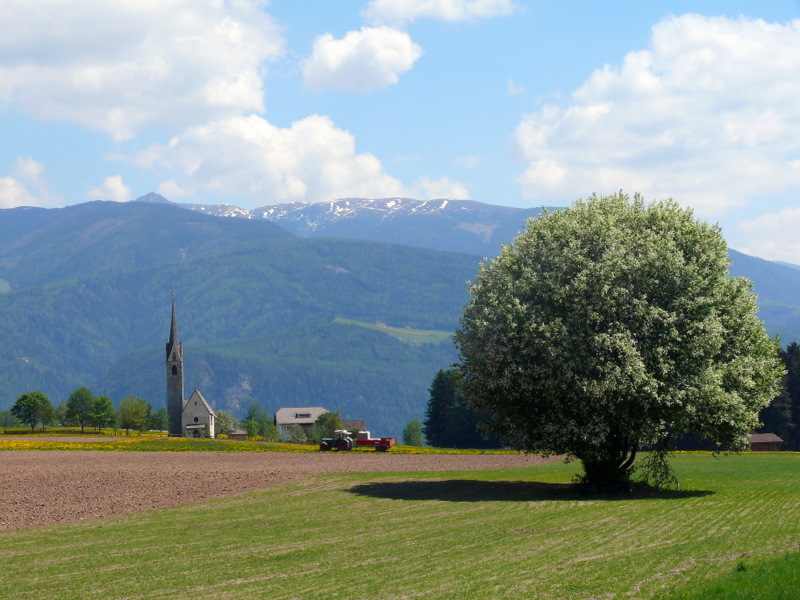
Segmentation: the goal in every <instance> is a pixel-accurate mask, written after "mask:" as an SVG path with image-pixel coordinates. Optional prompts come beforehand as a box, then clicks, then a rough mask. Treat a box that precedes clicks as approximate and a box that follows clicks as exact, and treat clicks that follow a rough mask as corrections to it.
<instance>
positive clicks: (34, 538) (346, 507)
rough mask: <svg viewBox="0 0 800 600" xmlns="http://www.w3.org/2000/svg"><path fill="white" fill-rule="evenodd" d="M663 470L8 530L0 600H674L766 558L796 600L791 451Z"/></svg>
mask: <svg viewBox="0 0 800 600" xmlns="http://www.w3.org/2000/svg"><path fill="white" fill-rule="evenodd" d="M675 466H676V470H677V472H678V475H679V477H680V479H681V482H682V486H683V489H682V491H680V492H672V493H662V494H658V495H655V496H651V495H647V496H640V497H632V498H625V499H619V498H608V497H591V496H582V495H580V494H579V493H577V491H576V490H575V489H574V488H573V487H572V486H571V485H570V484H569V482H570V480H571V478H572V476H573V474H574V473H575V472H576V470H577V465H575V464H569V465H564V464H562V463H553V464H550V465H546V466H543V467H535V468H529V469H519V470H503V471H486V472H458V473H416V474H402V475H401V474H392V473H383V474H345V475H327V476H321V477H315V478H309V479H308V480H305V481H303V482H300V483H294V484H290V485H287V486H284V487H281V488H276V489H267V490H264V491H258V492H250V493H246V494H242V495H238V496H235V497H231V498H226V499H221V500H214V501H208V502H201V503H197V504H193V505H191V506H185V507H182V508H176V509H170V510H158V511H149V512H143V513H139V514H137V515H132V516H128V517H124V518H117V519H109V520H105V521H97V522H93V523H82V524H75V525H64V526H58V527H47V528H38V529H30V530H20V531H15V532H6V533H3V534H0V544H1V546H2V548H1V549H0V561H2V564H3V573H2V577H1V578H0V597H3V598H35V597H36V598H38V597H48V598H114V597H129V598H130V597H137V598H162V597H175V598H203V597H205V598H220V597H230V598H271V599H279V598H314V599H319V598H352V599H358V598H364V599H366V598H369V599H374V598H408V597H422V598H459V599H472V598H474V599H480V600H484V599H487V598H537V599H550V598H600V597H602V598H669V599H670V600H671V599H672V598H679V597H680V598H686V597H687V596H673V595H672V594H673V593H675V594H677V593H679V592H680V590H689V591H690V596H688V597H692V598H696V597H698V596H697V595H691V594H696V593H699V590H703V589H706V588H705V587H704V586H713V585H715V584H716V583H717V582H722V581H725V580H730V581H733V582H734V583H733V585H734V587H735V588H736V589H745V585H750V583H752V582H753V581H758V579H757V578H758V577H759V576H760V575H759V574H760V573H761V569H762V568H767V567H766V566H764V565H767V564H768V562H769V561H771V560H775V559H777V561H778V562H776V563H775V564H776V565H777V567H776V568H778V569H782V570H779V573H780V575H779V576H780V577H781V578H784V577H785V578H786V579H782V580H781V581H779V582H777V588H778V589H779V590H784V591H785V590H786V589H788V590H789V591H788V592H787V594H788V595H784V596H783V597H785V598H795V597H800V590H798V589H797V588H798V581H797V570H796V567H797V564H798V561H797V560H796V557H797V552H798V540H799V539H800V477H798V472H800V455H797V454H781V455H769V454H748V455H740V456H723V457H720V458H714V457H711V456H709V455H704V454H684V455H679V456H677V457H676V458H675ZM143 483H146V482H143ZM792 554H793V555H794V557H795V561H794V563H788V562H781V561H784V560H785V559H782V558H781V557H783V556H784V555H788V556H791V555H792ZM792 577H793V578H792ZM756 585H758V584H756ZM774 587H776V585H775V582H773V588H774ZM709 593H711V592H709ZM781 593H783V592H781ZM718 597H719V596H710V595H709V596H706V597H705V598H708V599H709V600H711V599H712V598H718ZM725 597H726V598H735V597H736V596H733V595H729V596H725ZM746 597H747V598H758V597H762V596H746ZM763 597H765V598H766V597H767V596H763ZM768 597H769V598H780V597H781V596H775V595H770V596H768Z"/></svg>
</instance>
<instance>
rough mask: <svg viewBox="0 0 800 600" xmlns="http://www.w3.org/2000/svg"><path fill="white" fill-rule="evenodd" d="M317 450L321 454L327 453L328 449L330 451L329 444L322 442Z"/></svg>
mask: <svg viewBox="0 0 800 600" xmlns="http://www.w3.org/2000/svg"><path fill="white" fill-rule="evenodd" d="M319 449H320V450H321V451H322V452H327V451H328V450H330V449H331V445H330V443H329V442H322V443H321V444H320V445H319Z"/></svg>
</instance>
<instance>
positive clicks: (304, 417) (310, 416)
mask: <svg viewBox="0 0 800 600" xmlns="http://www.w3.org/2000/svg"><path fill="white" fill-rule="evenodd" d="M326 412H328V409H327V408H323V407H321V406H303V407H300V408H297V407H295V408H279V409H278V410H276V411H275V425H291V424H295V425H313V424H314V423H316V421H317V419H319V418H320V416H322V415H323V414H325V413H326Z"/></svg>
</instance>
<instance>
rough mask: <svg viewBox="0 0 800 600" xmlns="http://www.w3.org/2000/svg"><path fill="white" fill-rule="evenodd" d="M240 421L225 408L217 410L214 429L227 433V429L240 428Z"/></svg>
mask: <svg viewBox="0 0 800 600" xmlns="http://www.w3.org/2000/svg"><path fill="white" fill-rule="evenodd" d="M241 426H242V423H241V421H239V419H237V418H236V417H234V416H233V415H232V414H230V413H229V412H228V411H226V410H218V411H217V423H216V429H217V431H218V432H219V433H225V434H227V433H228V432H229V431H233V430H234V429H239V428H241Z"/></svg>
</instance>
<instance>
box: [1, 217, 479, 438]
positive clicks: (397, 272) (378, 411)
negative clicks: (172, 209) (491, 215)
mask: <svg viewBox="0 0 800 600" xmlns="http://www.w3.org/2000/svg"><path fill="white" fill-rule="evenodd" d="M186 212H187V213H188V211H186ZM189 214H191V213H189ZM204 218H205V219H214V218H213V217H204ZM219 220H220V221H221V219H219ZM243 223H246V222H243ZM90 252H93V251H91V250H90ZM100 256H103V255H100ZM105 257H106V260H107V261H109V262H115V261H117V260H118V255H117V254H115V252H113V251H109V252H107V253H106V254H105ZM477 262H478V259H477V258H476V257H473V256H468V255H462V254H454V253H442V252H433V251H427V250H420V249H414V248H407V247H403V246H394V245H389V244H378V243H371V242H359V241H346V240H301V239H287V238H283V239H265V240H261V241H254V242H248V243H245V244H241V245H238V246H233V247H230V248H227V249H225V250H221V251H217V252H213V253H209V254H205V255H201V256H198V257H197V258H193V259H192V258H186V259H180V260H179V261H178V262H172V263H168V264H165V265H160V266H152V267H149V268H146V269H126V270H122V271H114V272H109V273H107V274H104V275H98V276H95V277H89V278H85V279H80V280H78V281H62V282H53V283H48V284H45V285H41V286H36V287H30V288H25V289H16V290H13V291H11V292H10V293H7V294H5V295H2V296H0V331H2V332H3V337H4V340H5V341H6V343H5V344H4V346H3V348H2V349H0V370H2V373H3V374H4V377H3V378H2V380H0V397H1V398H2V408H7V407H8V406H9V405H10V404H11V403H12V402H13V400H14V398H16V396H17V395H19V394H20V393H22V392H24V391H28V390H32V389H42V390H43V391H44V392H45V393H46V394H48V395H49V396H51V398H52V399H53V401H54V402H56V403H57V402H59V401H61V400H63V399H65V398H66V396H67V395H68V394H69V393H70V392H71V391H72V390H73V389H75V388H76V387H78V386H80V385H89V386H90V387H91V386H94V387H93V391H94V392H96V393H109V394H110V395H111V396H112V397H113V398H115V399H116V400H119V399H120V397H121V396H124V395H126V394H128V393H137V394H142V395H143V396H144V397H145V398H146V399H147V400H149V401H150V402H151V403H152V404H153V405H154V406H155V407H159V406H161V405H163V395H164V391H163V345H162V344H163V342H164V341H165V340H166V336H167V334H168V327H169V306H170V292H171V291H173V290H174V292H175V294H176V303H177V306H178V319H179V321H178V322H179V330H180V332H181V338H182V339H183V340H184V341H185V342H186V348H187V351H186V354H187V376H188V378H187V387H188V386H190V385H197V386H198V387H201V388H202V389H203V391H204V393H206V394H207V398H208V399H209V400H210V401H211V402H212V403H213V404H214V406H215V407H216V408H225V409H229V410H233V411H234V412H238V410H237V409H238V408H239V407H241V406H242V405H243V403H244V404H246V403H248V402H249V401H252V400H256V401H259V402H261V403H262V404H263V405H264V407H265V408H270V409H271V408H272V407H277V406H278V405H281V404H284V403H287V402H291V403H292V404H301V405H307V404H322V405H324V406H326V407H329V408H330V409H331V410H340V411H341V413H342V414H343V415H345V416H347V417H350V418H369V419H371V420H373V421H374V422H375V423H379V424H382V425H383V426H385V427H387V428H391V432H392V433H395V432H397V433H399V427H402V424H403V422H404V421H403V419H406V420H407V419H409V418H412V417H413V416H418V415H419V414H421V413H422V410H423V407H424V404H425V401H426V388H427V385H428V383H429V381H430V378H431V377H432V376H433V373H435V372H436V370H437V369H439V368H442V367H447V366H448V365H449V364H450V363H451V362H452V361H453V359H454V356H453V350H452V346H451V345H450V344H449V343H446V344H443V345H439V346H436V345H432V346H422V347H415V346H411V345H409V344H404V343H402V342H399V341H398V340H396V339H394V338H392V337H390V336H388V335H385V334H381V333H379V332H371V331H368V330H365V329H363V328H359V327H355V326H345V325H334V324H333V320H334V319H335V318H336V317H347V318H351V319H355V320H358V321H365V322H369V323H374V322H383V323H386V324H388V325H392V326H397V327H413V328H421V329H442V330H452V329H453V328H454V327H455V326H456V322H457V318H458V314H459V312H460V308H461V306H462V305H463V303H464V302H465V300H466V280H467V279H469V278H470V277H472V276H473V275H474V273H475V269H476V266H477ZM100 271H101V272H102V271H103V267H102V266H101V267H100ZM131 353H132V354H131ZM193 369H195V370H194V371H193ZM362 410H365V411H368V412H367V413H366V414H364V413H362V412H361V411H362Z"/></svg>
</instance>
